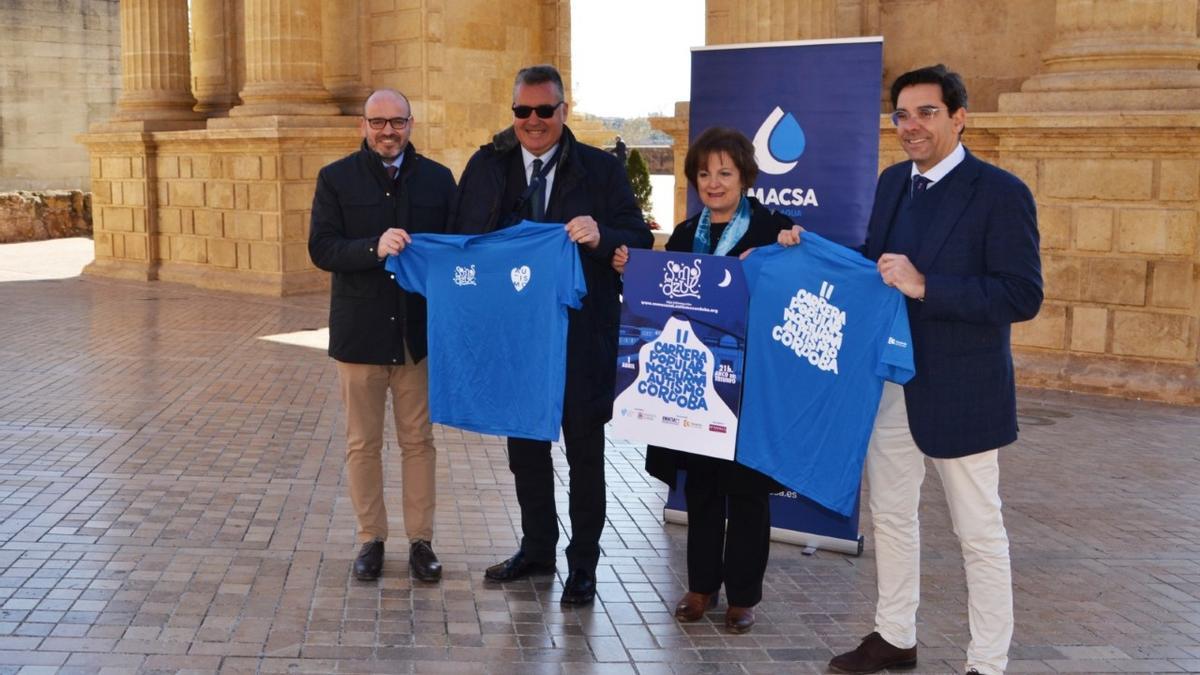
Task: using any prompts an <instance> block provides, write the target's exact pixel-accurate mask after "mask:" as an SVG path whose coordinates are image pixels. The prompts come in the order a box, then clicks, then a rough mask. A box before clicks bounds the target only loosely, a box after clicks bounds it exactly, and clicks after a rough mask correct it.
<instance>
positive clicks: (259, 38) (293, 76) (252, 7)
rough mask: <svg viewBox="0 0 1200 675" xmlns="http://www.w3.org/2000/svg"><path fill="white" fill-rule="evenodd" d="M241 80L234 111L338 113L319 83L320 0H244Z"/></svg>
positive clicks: (236, 113) (239, 114)
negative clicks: (239, 100)
mask: <svg viewBox="0 0 1200 675" xmlns="http://www.w3.org/2000/svg"><path fill="white" fill-rule="evenodd" d="M245 18H246V25H245V44H246V84H245V86H244V87H243V88H242V91H241V97H242V105H240V106H238V107H236V108H234V109H233V110H231V111H230V112H229V114H230V116H233V117H247V116H256V115H337V114H338V113H339V112H340V111H339V110H338V107H337V106H336V105H334V104H333V101H332V99H331V98H330V97H329V92H328V91H326V90H325V87H324V85H323V84H322V83H321V68H322V64H321V61H322V58H321V3H320V0H245Z"/></svg>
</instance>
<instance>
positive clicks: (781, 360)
mask: <svg viewBox="0 0 1200 675" xmlns="http://www.w3.org/2000/svg"><path fill="white" fill-rule="evenodd" d="M743 267H744V269H745V272H746V282H747V284H748V285H749V287H750V318H749V323H748V326H749V327H748V336H747V354H746V378H745V389H744V391H743V394H742V414H741V418H740V421H739V430H738V443H737V461H738V462H740V463H742V464H745V465H746V466H749V467H751V468H753V469H757V470H758V471H761V472H763V473H765V474H767V475H769V476H771V477H772V478H774V479H775V480H777V481H779V482H780V483H782V484H783V485H786V486H787V487H789V488H791V489H793V490H795V491H796V492H798V493H800V494H802V495H804V496H805V497H808V498H809V499H811V500H813V501H815V502H817V503H818V504H821V505H822V506H825V507H826V508H829V509H832V510H834V511H837V512H838V513H841V514H843V515H849V514H850V512H851V511H852V510H853V509H854V504H855V500H856V499H857V497H858V488H859V484H860V483H861V480H862V465H863V459H864V457H865V456H866V451H867V442H868V441H869V440H870V438H871V429H872V427H873V426H874V424H875V413H876V412H877V411H878V408H879V397H880V395H881V394H882V392H883V380H885V379H887V380H891V381H892V382H896V383H898V384H904V383H905V382H907V381H908V380H909V379H910V378H911V377H912V376H913V372H914V371H913V358H912V345H911V342H912V338H911V337H910V334H909V328H908V309H907V306H906V305H905V302H904V296H903V295H901V294H900V292H899V291H897V290H895V289H892V288H888V287H887V286H885V285H884V283H883V281H882V280H880V278H879V272H878V271H876V269H875V265H874V263H872V262H870V261H869V260H867V259H865V258H863V257H862V256H861V255H859V254H858V253H856V252H855V251H852V250H850V249H848V248H845V247H843V246H840V245H838V244H835V243H833V242H831V241H828V240H826V239H822V238H821V237H819V236H817V235H815V234H812V233H811V232H805V233H804V234H803V241H802V243H801V244H800V245H799V246H792V247H789V248H783V247H781V246H779V245H778V244H776V245H773V246H768V247H765V248H762V249H759V250H758V251H756V252H755V253H753V254H752V255H750V256H749V257H748V258H746V260H745V261H744V263H743Z"/></svg>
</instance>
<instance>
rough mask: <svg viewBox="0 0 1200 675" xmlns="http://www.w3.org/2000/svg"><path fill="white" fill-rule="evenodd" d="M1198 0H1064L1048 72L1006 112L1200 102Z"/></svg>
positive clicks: (1011, 100) (1005, 101)
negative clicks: (1197, 27) (1197, 34)
mask: <svg viewBox="0 0 1200 675" xmlns="http://www.w3.org/2000/svg"><path fill="white" fill-rule="evenodd" d="M1196 9H1197V0H1057V2H1056V5H1055V38H1054V42H1053V43H1052V44H1051V45H1050V47H1049V48H1048V49H1047V50H1046V53H1045V54H1044V55H1043V56H1042V67H1041V72H1040V73H1039V74H1038V75H1035V76H1034V77H1031V78H1030V79H1028V80H1026V81H1025V83H1024V84H1022V85H1021V92H1020V93H1010V94H1002V95H1001V96H1000V110H1001V112H1046V111H1063V112H1066V111H1089V110H1096V111H1099V110H1194V109H1196V108H1200V71H1197V66H1198V65H1200V39H1197V37H1196Z"/></svg>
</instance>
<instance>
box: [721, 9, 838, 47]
mask: <svg viewBox="0 0 1200 675" xmlns="http://www.w3.org/2000/svg"><path fill="white" fill-rule="evenodd" d="M706 5H707V7H706V9H707V12H708V16H707V19H706V21H705V43H706V44H709V45H721V44H737V43H742V42H776V41H780V40H810V39H819V38H831V37H834V36H835V35H836V34H837V26H838V2H837V0H808V2H778V0H708V2H707V3H706Z"/></svg>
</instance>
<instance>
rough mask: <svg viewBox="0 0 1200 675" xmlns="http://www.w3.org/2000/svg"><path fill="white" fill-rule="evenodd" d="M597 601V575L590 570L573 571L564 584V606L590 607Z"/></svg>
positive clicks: (562, 601)
mask: <svg viewBox="0 0 1200 675" xmlns="http://www.w3.org/2000/svg"><path fill="white" fill-rule="evenodd" d="M595 599H596V575H595V574H593V573H592V572H591V571H590V570H585V569H578V570H571V573H570V574H569V575H567V583H565V584H563V592H562V600H560V601H559V602H561V603H562V604H564V605H590V604H592V601H593V600H595Z"/></svg>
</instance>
